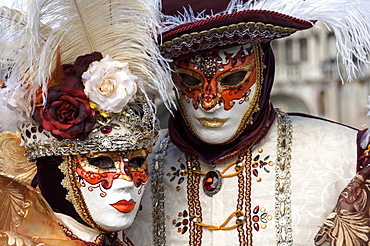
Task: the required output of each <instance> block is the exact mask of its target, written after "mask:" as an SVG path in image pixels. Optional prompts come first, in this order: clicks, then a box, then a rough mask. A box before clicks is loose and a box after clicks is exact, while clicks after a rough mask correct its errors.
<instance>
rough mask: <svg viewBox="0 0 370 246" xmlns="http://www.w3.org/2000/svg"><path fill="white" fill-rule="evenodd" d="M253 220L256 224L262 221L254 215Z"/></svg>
mask: <svg viewBox="0 0 370 246" xmlns="http://www.w3.org/2000/svg"><path fill="white" fill-rule="evenodd" d="M252 220H253V221H254V222H258V221H259V220H260V218H259V217H258V215H254V216H253V217H252Z"/></svg>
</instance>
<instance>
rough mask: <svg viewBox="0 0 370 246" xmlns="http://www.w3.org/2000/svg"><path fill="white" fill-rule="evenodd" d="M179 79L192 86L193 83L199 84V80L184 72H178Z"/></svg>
mask: <svg viewBox="0 0 370 246" xmlns="http://www.w3.org/2000/svg"><path fill="white" fill-rule="evenodd" d="M179 77H180V79H181V80H182V81H183V82H184V83H185V84H187V85H190V86H193V85H199V84H200V80H199V79H197V78H195V77H193V76H191V75H189V74H185V73H179Z"/></svg>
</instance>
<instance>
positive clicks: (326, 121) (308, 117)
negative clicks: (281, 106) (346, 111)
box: [287, 113, 359, 132]
mask: <svg viewBox="0 0 370 246" xmlns="http://www.w3.org/2000/svg"><path fill="white" fill-rule="evenodd" d="M287 114H288V115H289V116H291V117H292V118H295V119H301V120H312V121H311V122H317V123H321V124H333V125H337V126H342V127H343V128H344V129H346V128H347V129H348V130H353V131H356V132H358V131H359V129H357V128H355V127H352V126H349V125H346V124H343V123H340V122H336V121H333V120H329V119H326V118H323V117H319V116H314V115H310V114H305V113H287Z"/></svg>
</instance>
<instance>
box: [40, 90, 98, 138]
mask: <svg viewBox="0 0 370 246" xmlns="http://www.w3.org/2000/svg"><path fill="white" fill-rule="evenodd" d="M94 115H95V111H94V110H92V109H91V107H90V105H89V101H88V100H87V98H86V95H85V93H84V92H83V91H82V90H78V89H76V90H72V91H68V90H66V89H65V88H63V87H60V86H54V87H51V88H50V89H49V91H48V99H47V103H46V106H45V107H40V108H38V109H36V111H35V114H34V117H35V119H36V121H38V122H39V123H40V124H41V125H42V126H43V128H44V129H45V130H47V131H49V132H51V133H52V134H53V136H54V137H56V138H57V139H58V140H61V139H66V138H67V139H73V138H78V139H81V140H85V139H86V138H87V136H88V135H89V134H90V132H91V131H92V129H93V127H94V125H95V122H96V120H95V117H94Z"/></svg>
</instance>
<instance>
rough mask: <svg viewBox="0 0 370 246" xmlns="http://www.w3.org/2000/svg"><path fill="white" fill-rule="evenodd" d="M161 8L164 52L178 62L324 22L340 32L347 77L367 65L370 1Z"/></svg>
mask: <svg viewBox="0 0 370 246" xmlns="http://www.w3.org/2000/svg"><path fill="white" fill-rule="evenodd" d="M162 12H163V14H164V19H163V22H162V27H163V28H162V29H161V30H162V32H161V35H162V39H163V43H162V45H161V46H160V50H161V52H162V53H163V55H164V56H165V57H167V58H172V59H174V60H176V59H181V58H184V57H186V56H189V55H192V54H194V53H201V52H208V51H212V50H218V49H225V48H228V47H230V46H236V45H242V44H245V43H248V42H259V43H262V42H268V41H271V40H274V39H278V38H283V37H287V36H289V35H291V34H293V33H295V32H296V31H299V30H304V29H308V28H311V27H312V26H314V25H315V23H316V21H318V20H320V21H322V22H323V23H324V24H325V25H326V26H327V27H328V28H329V29H330V30H331V31H333V32H334V34H335V36H336V40H337V41H336V45H337V48H338V50H339V53H340V54H341V56H342V61H343V63H344V65H345V67H346V74H347V80H349V81H351V80H353V78H355V77H356V73H355V72H356V71H358V70H360V69H361V68H360V64H369V59H368V56H367V55H368V52H369V49H370V39H369V31H370V4H369V1H368V0H354V1H347V0H297V1H291V0H250V1H242V0H212V1H208V0H205V1H197V0H187V1H185V2H184V1H171V0H163V1H162ZM354 57H355V58H356V62H355V61H354V60H355V59H353V58H354Z"/></svg>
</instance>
